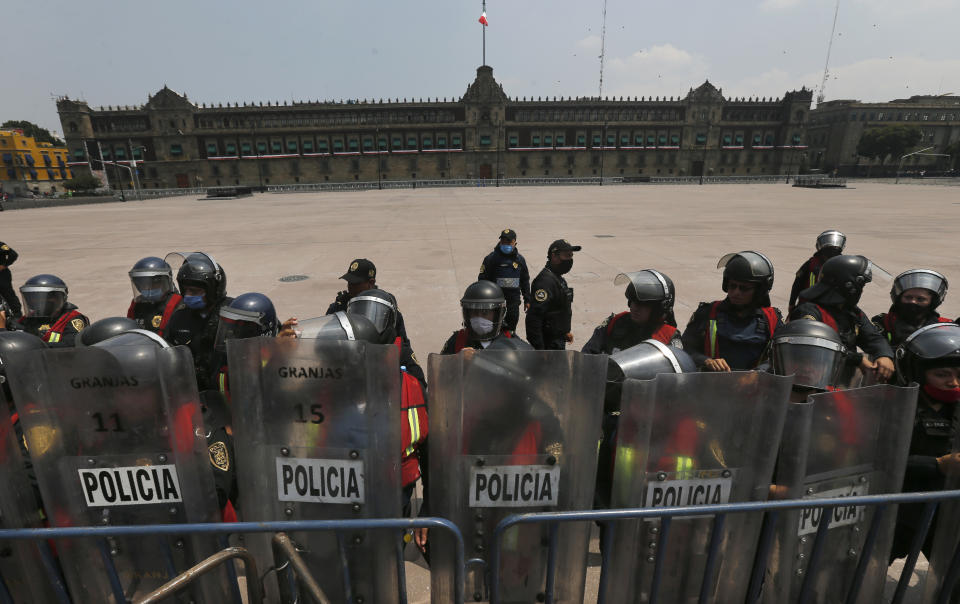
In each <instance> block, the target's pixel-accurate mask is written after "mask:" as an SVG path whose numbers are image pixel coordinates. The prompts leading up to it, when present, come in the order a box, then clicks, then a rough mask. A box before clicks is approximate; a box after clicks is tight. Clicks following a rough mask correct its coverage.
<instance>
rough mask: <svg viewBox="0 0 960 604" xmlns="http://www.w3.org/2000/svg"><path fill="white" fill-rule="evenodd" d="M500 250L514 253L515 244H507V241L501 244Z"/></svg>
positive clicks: (505, 252)
mask: <svg viewBox="0 0 960 604" xmlns="http://www.w3.org/2000/svg"><path fill="white" fill-rule="evenodd" d="M500 251H501V252H503V253H504V254H512V253H513V246H512V245H507V244H505V243H501V244H500Z"/></svg>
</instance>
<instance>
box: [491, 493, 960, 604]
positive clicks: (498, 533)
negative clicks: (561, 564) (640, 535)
mask: <svg viewBox="0 0 960 604" xmlns="http://www.w3.org/2000/svg"><path fill="white" fill-rule="evenodd" d="M947 500H960V490H956V491H938V492H932V493H897V494H889V495H866V496H861V497H837V498H829V499H827V498H824V499H794V500H784V501H762V502H761V501H754V502H743V503H728V504H720V505H703V506H691V507H664V508H644V509H639V508H637V509H619V510H592V511H584V512H555V513H549V512H540V513H535V514H517V515H513V516H508V517H507V518H504V519H503V520H502V521H501V522H500V523H499V524H498V525H497V527H496V530H495V531H494V548H493V552H492V555H491V558H490V564H489V568H490V593H491V599H490V602H491V604H497V603H498V602H499V601H500V594H499V584H500V577H499V568H500V545H501V540H502V538H503V535H504V533H505V532H506V531H507V530H508V529H509V528H511V527H513V526H517V525H520V524H548V525H550V534H551V535H554V534H556V530H557V527H558V526H559V524H560V523H566V522H597V523H599V524H601V525H603V526H604V527H605V530H606V531H607V533H608V534H610V531H611V530H614V527H612V526H611V525H612V524H613V523H615V522H617V521H620V520H635V519H653V518H659V519H660V522H661V524H660V534H659V543H658V546H657V548H656V551H657V552H663V551H664V547H663V546H664V545H665V544H666V542H667V539H668V536H669V533H670V524H671V520H673V519H676V518H684V517H690V516H704V515H708V514H709V515H713V530H712V532H711V535H712V536H716V535H719V534H721V533H722V531H721V530H720V529H722V527H723V523H724V522H725V520H726V517H727V515H728V514H737V513H748V512H765V513H766V514H765V519H764V523H763V529H762V530H761V533H760V538H759V547H758V550H757V556H756V558H755V560H754V564H753V570H752V575H751V580H750V589H749V591H748V596H747V603H748V604H754V603H755V602H757V601H758V600H759V597H760V590H761V588H762V585H763V577H764V573H765V572H766V570H767V565H768V561H769V557H770V550H771V544H772V542H773V536H774V532H775V527H776V520H777V515H778V513H779V512H780V511H783V510H795V509H803V508H820V509H822V510H823V513H824V514H826V515H827V516H826V517H827V519H828V521H827V522H821V523H820V526H819V527H818V530H817V533H816V537H815V539H814V544H813V554H812V555H811V557H810V560H809V563H808V566H807V572H806V578H805V580H804V584H803V588H802V590H801V593H800V597H799V602H801V603H806V602H810V601H812V598H813V596H814V593H813V589H814V585H813V580H812V577H814V576H815V574H816V573H815V572H814V571H815V570H816V569H817V567H818V565H819V564H820V557H821V553H822V551H823V546H824V543H825V541H826V540H825V537H826V534H827V531H828V530H829V524H830V518H831V511H832V510H833V509H834V508H835V507H839V506H843V507H853V506H876V507H877V513H876V514H875V515H874V518H873V522H872V523H871V527H870V529H869V531H868V533H867V537H866V541H865V543H864V547H863V550H862V551H861V552H859V561H860V565H859V566H858V568H857V573H856V576H855V577H854V581H853V584H852V585H851V587H850V590H849V592H848V593H847V594H846V598H845V601H846V602H848V603H853V602H855V601H856V600H857V595H858V593H859V591H860V587H861V586H862V581H863V576H864V574H865V572H866V568H865V561H866V560H869V558H870V555H871V553H872V551H873V547H874V542H875V538H876V533H877V530H878V527H879V526H880V520H881V519H882V518H883V517H884V515H885V514H889V513H893V511H892V509H891V506H895V505H897V504H901V503H924V504H925V506H924V510H923V517H922V524H921V526H922V531H920V532H918V533H917V534H916V535H915V537H914V540H913V543H912V544H911V549H910V554H909V555H908V556H907V559H906V564H905V565H904V568H903V572H902V574H901V576H900V581H899V583H898V584H897V589H896V592H895V594H894V597H893V600H892V602H893V604H899V603H900V602H902V601H903V598H904V596H905V594H906V590H907V586H908V584H909V582H910V576H911V575H912V573H913V569H914V567H915V565H916V562H917V559H918V557H919V555H920V549H921V547H922V545H923V542H924V539H925V538H926V535H927V532H928V531H929V530H930V528H931V525H932V522H933V515H934V512H935V511H936V508H937V505H938V504H939V503H940V502H942V501H947ZM610 541H611V540H609V539H608V540H606V541H605V542H604V543H602V544H601V552H600V554H601V561H602V562H601V568H600V584H599V590H598V595H597V602H598V604H602V603H604V602H606V598H607V593H606V592H607V583H608V580H609V576H608V575H607V570H608V568H609V566H610V551H609V550H610ZM719 545H720V544H719V539H714V538H713V537H711V540H710V543H709V546H708V554H707V563H706V568H705V569H704V575H703V577H704V578H703V583H702V585H703V587H702V589H701V591H700V597H699V602H701V603H705V602H709V601H710V598H709V594H710V587H711V585H710V584H709V583H710V582H709V581H708V578H709V577H711V576H712V574H713V571H714V569H715V567H716V566H715V565H716V563H717V552H718V551H719ZM555 546H556V544H555V543H554V542H553V540H551V542H550V544H549V550H548V556H547V591H546V598H545V601H546V602H547V603H548V604H549V603H552V602H553V601H554V597H555V595H554V593H553V590H552V589H551V587H552V578H553V575H554V572H555V564H554V562H555V552H554V549H555ZM652 562H653V563H654V577H653V584H652V586H651V590H650V598H649V602H651V604H653V603H655V602H657V591H658V589H659V585H660V578H661V575H662V572H663V564H664V561H663V556H661V555H659V554H657V556H656V559H655V560H653V561H652ZM958 577H960V548H958V549H957V550H956V551H954V552H953V556H952V561H951V564H950V566H949V571H948V572H947V574H946V576H945V578H944V581H943V584H942V585H940V586H939V590H938V592H937V593H938V596H937V600H936V601H937V602H938V603H940V602H944V603H945V602H947V601H948V599H949V596H950V594H951V592H952V591H953V588H954V586H955V585H956V583H957V579H958Z"/></svg>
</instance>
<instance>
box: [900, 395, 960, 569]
mask: <svg viewBox="0 0 960 604" xmlns="http://www.w3.org/2000/svg"><path fill="white" fill-rule="evenodd" d="M933 402H934V401H932V400H931V399H930V397H928V396H927V394H926V393H925V392H924V391H923V389H921V390H920V393H919V395H918V397H917V415H916V419H915V420H914V422H913V436H912V438H911V440H910V456H909V457H908V458H907V470H906V473H905V474H904V476H903V489H902V491H903V492H904V493H910V492H924V491H942V490H943V489H944V486H945V484H946V477H945V476H944V475H943V474H942V473H941V472H940V468H939V467H938V465H937V458H938V457H942V456H944V455H947V454H949V453H951V451H952V450H953V449H952V447H951V443H952V441H953V439H954V438H955V436H956V434H957V418H956V417H955V411H956V409H955V407H956V405H955V404H951V403H943V404H941V406H940V408H939V409H935V408H934V407H933V405H932V403H933ZM922 515H923V504H920V503H909V504H901V505H900V508H899V510H898V512H897V526H896V530H895V531H894V537H893V549H892V551H891V552H890V559H891V560H893V559H894V558H902V557H904V556H906V555H907V554H908V553H909V551H910V546H911V544H912V542H913V537H914V535H916V534H917V532H919V530H920V520H921V516H922ZM934 526H935V525H934ZM933 534H934V531H930V533H928V535H927V539H926V540H925V542H924V544H923V546H922V551H923V552H924V553H925V554H926V555H927V557H929V556H930V551H931V546H932V544H933Z"/></svg>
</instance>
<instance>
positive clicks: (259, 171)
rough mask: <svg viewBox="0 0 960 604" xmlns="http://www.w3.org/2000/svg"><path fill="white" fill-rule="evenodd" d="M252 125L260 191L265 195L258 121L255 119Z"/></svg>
mask: <svg viewBox="0 0 960 604" xmlns="http://www.w3.org/2000/svg"><path fill="white" fill-rule="evenodd" d="M251 123H252V126H251V128H252V130H251V138H252V139H253V146H254V148H255V149H256V150H257V179H258V181H259V182H260V189H259V190H260V192H261V193H263V165H262V160H261V159H260V143H258V142H257V119H256V118H254V119H253V120H252V122H251Z"/></svg>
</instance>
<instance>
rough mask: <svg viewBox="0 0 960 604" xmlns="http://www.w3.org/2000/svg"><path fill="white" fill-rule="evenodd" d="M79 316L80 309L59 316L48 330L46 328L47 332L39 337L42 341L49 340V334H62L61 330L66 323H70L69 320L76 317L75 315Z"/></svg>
mask: <svg viewBox="0 0 960 604" xmlns="http://www.w3.org/2000/svg"><path fill="white" fill-rule="evenodd" d="M80 316H82V315H81V314H80V311H77V310H71V311H70V312H68V313H67V314H65V315H63V316H62V317H60V319H58V320H57V322H56V323H54V324H53V326H52V327H51V328H50V329H49V330H47V333H45V334H43V337H42V338H41V339H42V340H43V341H44V342H49V341H50V335H51V334H54V333H58V334H60V335H63V330H64V329H66V328H67V324H68V323H70V321H72V320H73V319H76V318H77V317H80Z"/></svg>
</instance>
